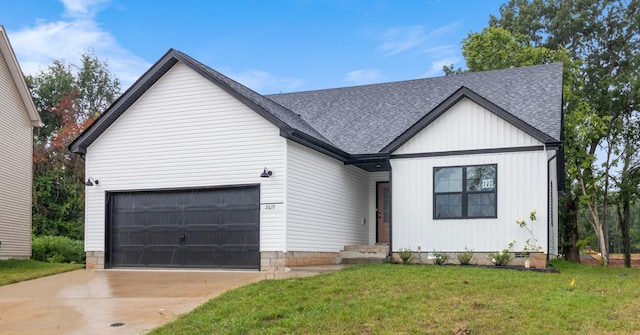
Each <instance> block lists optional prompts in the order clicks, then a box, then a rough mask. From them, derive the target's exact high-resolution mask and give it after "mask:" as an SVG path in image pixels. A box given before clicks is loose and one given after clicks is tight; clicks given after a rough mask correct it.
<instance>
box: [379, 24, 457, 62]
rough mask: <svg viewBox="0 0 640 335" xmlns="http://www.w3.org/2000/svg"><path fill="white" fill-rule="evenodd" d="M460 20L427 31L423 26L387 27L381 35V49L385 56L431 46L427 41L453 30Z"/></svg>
mask: <svg viewBox="0 0 640 335" xmlns="http://www.w3.org/2000/svg"><path fill="white" fill-rule="evenodd" d="M460 24H461V21H456V22H453V23H450V24H447V25H444V26H442V27H440V28H437V29H434V30H431V31H427V30H426V28H425V27H423V26H409V27H394V28H390V29H387V30H386V31H385V32H384V33H383V34H382V35H381V39H382V44H381V45H380V47H379V48H380V50H382V51H383V52H384V53H385V55H386V56H391V55H395V54H398V53H401V52H405V51H408V50H414V49H416V48H424V47H425V46H427V47H428V48H432V47H431V46H429V42H430V41H433V40H437V39H439V38H442V37H443V35H446V34H448V33H449V32H451V31H453V30H455V28H457V27H458V26H460Z"/></svg>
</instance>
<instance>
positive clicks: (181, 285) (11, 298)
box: [0, 270, 317, 334]
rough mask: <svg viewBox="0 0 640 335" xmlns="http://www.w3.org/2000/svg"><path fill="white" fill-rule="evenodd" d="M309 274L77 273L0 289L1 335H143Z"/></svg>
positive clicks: (79, 271) (118, 271)
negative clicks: (242, 291)
mask: <svg viewBox="0 0 640 335" xmlns="http://www.w3.org/2000/svg"><path fill="white" fill-rule="evenodd" d="M313 274H317V273H313V272H295V273H294V272H291V273H283V274H274V273H265V272H249V271H246V272H245V271H233V272H232V271H225V272H218V271H154V270H144V271H142V270H141V271H135V270H134V271H129V270H127V271H123V270H102V271H101V270H77V271H72V272H67V273H63V274H59V275H55V276H50V277H44V278H39V279H35V280H29V281H25V282H21V283H16V284H12V285H5V286H0V333H2V334H143V333H145V332H148V331H149V330H151V329H153V328H155V327H157V326H160V325H162V324H164V323H167V322H169V321H172V320H174V319H176V318H177V317H178V316H179V315H181V314H184V313H187V312H189V311H191V310H192V309H194V308H195V307H197V306H199V305H200V304H202V303H204V302H205V301H207V300H209V299H211V298H213V297H215V296H218V295H220V294H221V293H223V292H224V291H227V290H229V289H233V288H236V287H239V286H242V285H246V284H248V283H252V282H257V281H260V280H263V279H274V278H284V277H291V276H307V275H313Z"/></svg>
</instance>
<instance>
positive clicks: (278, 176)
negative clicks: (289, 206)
mask: <svg viewBox="0 0 640 335" xmlns="http://www.w3.org/2000/svg"><path fill="white" fill-rule="evenodd" d="M285 147H286V142H285V139H283V138H282V137H280V136H279V129H278V128H277V127H275V126H274V125H272V124H271V123H269V122H268V121H266V120H265V119H264V118H262V117H261V116H259V115H258V114H257V113H256V112H254V111H252V110H250V109H249V108H248V107H246V106H245V105H244V104H242V103H240V102H239V101H238V100H236V99H235V98H233V97H232V96H230V95H229V94H227V93H226V92H224V91H223V90H222V89H220V88H219V87H218V86H216V85H214V84H213V83H211V82H210V81H208V80H207V79H205V78H203V77H202V76H200V75H199V74H197V73H196V72H194V71H193V70H191V69H190V68H189V67H188V66H186V65H184V64H183V63H178V64H176V65H175V66H174V67H173V68H172V69H171V70H169V71H168V72H167V73H166V74H165V75H164V76H163V77H162V78H161V79H160V80H158V81H157V82H156V83H155V84H154V86H153V87H151V88H150V89H149V90H148V91H147V92H146V93H145V94H144V95H143V96H142V97H140V99H139V100H138V101H137V102H136V103H135V104H134V105H132V106H131V107H130V108H129V109H128V110H127V111H125V113H124V114H123V115H122V116H120V118H119V119H118V120H117V121H115V122H114V123H113V124H112V125H111V126H110V127H109V128H108V129H107V130H106V131H105V132H104V133H103V134H102V135H101V136H100V137H99V138H98V139H97V140H96V141H95V142H94V143H93V144H91V145H90V146H89V148H88V150H87V155H86V175H87V177H89V176H91V177H93V178H94V179H97V180H99V181H100V184H99V185H98V186H92V187H87V188H86V190H87V197H86V218H85V219H86V230H85V234H86V236H85V248H86V250H87V251H104V237H105V191H123V190H151V189H173V188H189V187H219V186H234V185H251V184H260V202H261V203H262V204H272V205H274V206H270V207H269V210H265V209H264V207H265V206H264V205H263V206H261V211H260V245H261V251H269V250H281V249H282V245H283V244H284V242H283V237H282V236H283V230H284V208H283V206H284V182H285V169H284V155H285ZM265 167H267V168H269V169H270V170H271V171H273V175H272V176H271V178H260V173H261V172H262V171H263V169H264V168H265Z"/></svg>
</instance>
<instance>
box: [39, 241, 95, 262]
mask: <svg viewBox="0 0 640 335" xmlns="http://www.w3.org/2000/svg"><path fill="white" fill-rule="evenodd" d="M32 251H33V259H35V260H38V261H43V262H49V263H81V264H83V263H84V257H85V256H84V247H83V243H82V241H78V240H72V239H70V238H68V237H66V236H35V237H33V245H32Z"/></svg>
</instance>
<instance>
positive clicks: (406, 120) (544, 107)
mask: <svg viewBox="0 0 640 335" xmlns="http://www.w3.org/2000/svg"><path fill="white" fill-rule="evenodd" d="M462 87H466V90H464V91H460V92H458V91H459V90H460V89H461V88H462ZM456 92H458V94H462V95H464V96H467V97H470V96H472V97H473V99H472V100H474V101H475V102H476V103H479V101H480V100H481V101H482V104H483V107H485V108H487V109H489V110H492V111H493V112H494V113H496V114H497V115H499V116H500V117H502V118H505V119H506V120H507V121H509V122H511V123H514V122H515V125H516V126H517V127H518V128H520V129H522V130H524V131H525V132H527V133H528V134H530V135H532V136H533V137H535V138H537V139H538V140H540V141H541V142H543V143H549V142H559V141H560V140H561V138H560V136H561V132H562V130H561V129H562V125H561V123H562V122H561V121H562V120H561V117H562V113H561V112H562V64H561V63H554V64H546V65H537V66H528V67H521V68H512V69H505V70H496V71H486V72H475V73H467V74H462V75H455V76H445V77H438V78H426V79H416V80H409V81H400V82H392V83H383V84H374V85H365V86H354V87H345V88H336V89H327V90H319V91H308V92H299V93H287V94H275V95H268V96H267V97H269V98H270V99H272V100H274V101H275V102H277V103H279V104H281V105H283V106H285V107H287V108H289V109H291V110H295V111H296V113H299V114H300V115H301V116H302V118H304V119H305V120H306V121H307V122H308V123H309V124H311V125H313V126H314V127H316V129H318V130H319V131H320V132H322V133H323V134H324V135H325V136H326V137H327V138H329V139H330V140H331V142H333V143H335V144H336V145H337V146H338V147H340V148H341V149H342V150H344V151H346V152H349V153H351V154H365V153H374V152H388V151H389V150H393V149H394V148H397V146H392V145H391V143H393V142H394V141H396V139H398V137H399V136H401V135H402V134H405V132H406V131H407V129H409V128H411V127H412V126H414V125H415V124H417V123H418V122H419V121H420V120H422V119H423V118H425V117H426V116H427V115H429V114H431V113H433V111H436V110H440V112H442V109H438V107H439V106H441V105H442V104H443V103H444V102H445V101H447V100H451V99H452V97H454V96H455V95H456ZM456 101H457V100H456ZM355 125H357V126H355ZM423 128H424V127H423ZM420 129H422V128H420ZM542 134H544V135H546V136H541V135H542Z"/></svg>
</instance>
